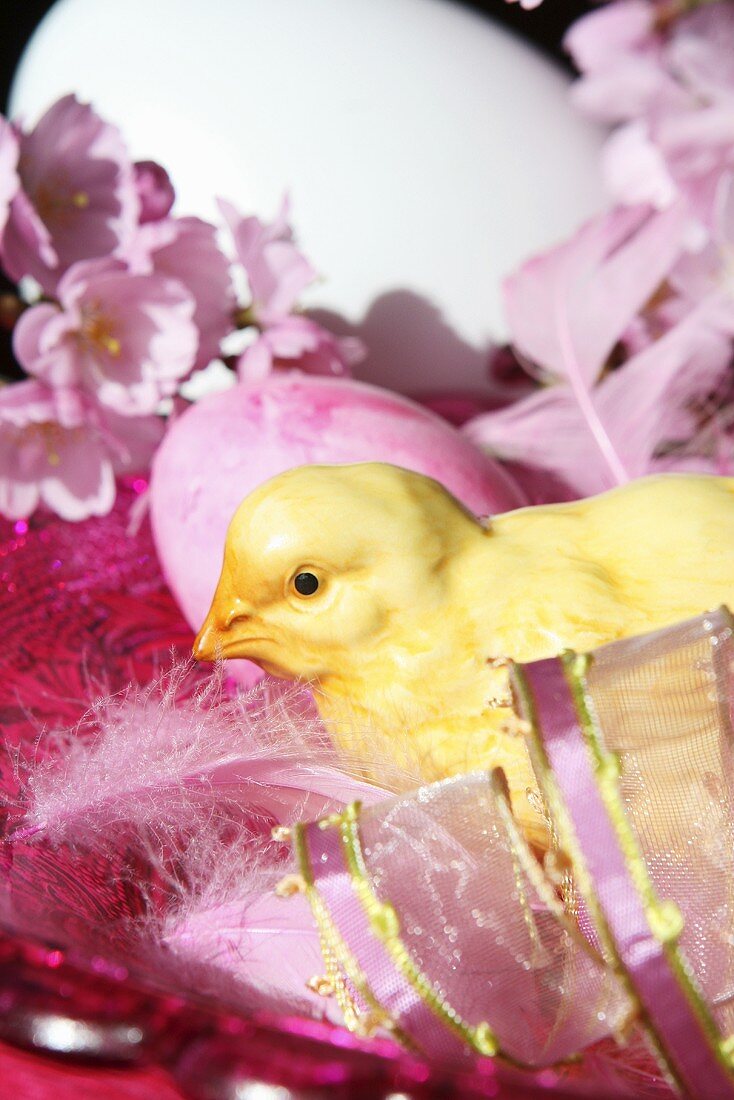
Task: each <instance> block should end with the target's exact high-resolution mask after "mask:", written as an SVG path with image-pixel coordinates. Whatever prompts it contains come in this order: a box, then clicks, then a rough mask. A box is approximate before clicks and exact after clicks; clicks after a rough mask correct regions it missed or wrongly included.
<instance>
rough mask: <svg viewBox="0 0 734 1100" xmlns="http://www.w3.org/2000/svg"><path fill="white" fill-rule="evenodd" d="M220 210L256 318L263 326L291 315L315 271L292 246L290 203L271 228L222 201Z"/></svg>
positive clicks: (283, 207) (285, 204)
mask: <svg viewBox="0 0 734 1100" xmlns="http://www.w3.org/2000/svg"><path fill="white" fill-rule="evenodd" d="M219 208H220V210H221V212H222V215H223V217H224V219H225V221H226V223H227V225H228V226H229V230H230V232H231V234H232V239H233V241H234V245H235V251H236V253H237V258H238V260H239V262H240V263H241V264H242V266H243V267H244V269H245V272H246V274H247V279H248V282H249V284H250V292H251V294H252V311H253V314H254V316H255V319H256V321H257V323H258V324H259V325H261V326H263V327H267V326H268V325H271V324H275V323H276V322H277V321H279V320H282V319H283V318H284V317H286V316H287V314H288V313H290V311H291V310H292V309H293V307H294V305H295V304H296V301H297V300H298V297H299V295H300V294H301V292H302V291H303V290H305V288H306V287H307V286H309V285H310V284H311V283H312V282H313V280H314V279H315V278H316V272H315V270H314V269H313V268H312V267H311V264H310V263H309V262H308V260H307V259H306V257H305V256H304V255H303V254H302V253H301V252H300V251H299V250H298V248H297V247H296V245H295V244H294V243H293V239H292V236H293V235H292V231H291V228H290V226H289V225H288V223H287V215H288V203H287V200H284V202H283V205H282V207H281V210H280V212H279V213H278V215H277V217H276V219H275V221H274V222H273V223H271V224H270V225H268V224H266V223H265V222H262V221H260V219H259V218H255V217H249V218H243V217H242V216H241V215H240V214H239V212H238V211H237V210H236V209H235V207H234V206H232V205H231V203H228V202H225V201H223V200H222V199H220V200H219Z"/></svg>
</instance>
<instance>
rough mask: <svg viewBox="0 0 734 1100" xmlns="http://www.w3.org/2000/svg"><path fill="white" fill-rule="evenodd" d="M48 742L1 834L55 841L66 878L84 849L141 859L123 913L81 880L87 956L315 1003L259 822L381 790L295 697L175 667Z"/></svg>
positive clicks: (299, 908) (225, 996) (277, 852)
mask: <svg viewBox="0 0 734 1100" xmlns="http://www.w3.org/2000/svg"><path fill="white" fill-rule="evenodd" d="M50 740H51V743H50V744H46V745H45V746H43V748H44V749H45V752H46V756H45V760H44V761H43V762H42V763H40V764H29V765H28V766H27V768H26V783H25V800H26V807H25V809H26V813H25V817H24V820H23V821H22V823H21V825H20V826H19V827H18V828H16V829H15V831H14V833H13V834H12V835H11V837H10V838H9V839H10V841H11V842H14V843H16V844H18V845H19V846H21V847H22V846H23V844H25V843H28V842H30V843H31V844H40V845H41V846H42V847H43V848H44V849H46V850H48V849H49V847H56V849H57V851H58V852H59V854H61V852H62V850H63V858H64V862H65V864H67V865H68V866H69V867H70V869H71V873H72V874H73V867H74V865H75V864H74V860H75V859H78V860H79V863H80V867H81V866H84V867H87V868H88V867H89V866H90V855H92V856H93V857H94V859H93V862H94V864H95V865H96V866H98V867H99V868H101V869H102V870H101V872H100V873H102V874H103V875H107V874H112V875H118V874H120V873H122V874H125V875H135V871H134V868H135V867H136V866H137V867H145V868H146V874H145V875H143V876H136V877H135V881H132V879H131V886H132V887H133V888H134V889H135V890H137V891H139V892H140V893H141V895H142V898H143V904H142V905H140V906H138V907H137V910H136V912H137V915H136V916H135V918H134V919H133V920H132V923H131V921H130V918H122V925H121V926H118V927H115V925H114V919H113V917H112V916H111V915H108V916H107V917H105V915H104V910H103V908H102V909H101V908H100V904H99V903H98V902H97V901H95V900H94V899H93V896H92V894H86V893H85V892H83V891H82V892H81V894H80V896H79V898H78V899H77V900H76V901H75V902H74V905H75V906H76V907H77V908H76V910H75V913H74V914H73V919H72V920H71V921H70V923H69V927H70V928H72V929H79V928H83V929H86V933H85V935H86V938H87V940H88V941H89V942H93V943H95V944H97V945H98V949H100V950H102V951H103V952H104V951H106V950H111V951H112V952H113V954H114V950H115V947H114V945H115V944H118V945H119V943H124V944H125V945H126V946H125V958H126V964H127V963H130V964H131V965H132V966H133V968H134V969H135V968H138V969H140V968H141V967H142V969H143V970H144V971H145V973H146V974H147V975H151V974H152V975H154V976H156V977H157V979H158V981H159V982H162V983H163V985H164V986H165V985H167V984H168V985H170V986H172V987H173V988H181V987H182V986H184V987H186V986H188V987H190V988H192V989H195V990H196V991H197V993H199V994H210V995H212V996H216V997H217V998H218V999H219V1001H220V1002H224V1003H229V1004H232V1005H233V1006H236V1007H247V1008H250V1009H251V1008H253V1007H256V1006H259V1007H265V1008H271V1009H277V1010H278V1011H281V1012H282V1011H284V1010H288V1011H299V1012H308V1013H311V1014H314V1013H316V1014H323V1011H324V1005H323V1001H322V1000H321V999H319V998H317V997H315V996H314V995H313V994H312V993H311V992H310V991H309V990H308V988H307V986H306V982H307V980H308V979H309V978H310V977H311V976H313V975H314V974H318V973H319V972H320V970H321V968H322V967H323V962H322V961H321V956H320V951H319V942H318V934H317V931H316V929H315V927H314V925H313V922H312V920H311V918H310V915H309V912H308V907H307V905H302V904H300V903H298V902H295V903H288V904H286V903H285V902H284V901H283V900H282V899H280V898H278V897H277V896H276V895H275V894H274V887H275V884H276V883H277V881H278V880H279V879H280V878H282V877H283V875H285V874H286V873H288V871H289V870H290V866H289V862H288V860H289V858H290V855H289V849H288V846H287V845H284V844H282V843H279V842H277V841H274V840H273V839H272V838H271V828H272V826H273V825H274V824H289V823H292V822H294V821H296V820H302V819H305V820H309V819H312V818H314V817H318V816H320V815H322V814H325V813H328V812H330V811H333V810H338V809H341V808H342V807H343V806H344V805H345V804H346V803H348V802H350V801H352V800H355V799H359V800H361V801H362V802H365V803H371V802H374V801H377V800H379V799H381V798H384V797H385V795H386V794H387V791H385V790H383V789H381V788H380V787H377V786H375V785H373V784H370V783H367V782H364V781H362V780H360V779H358V778H356V777H355V774H354V772H355V769H354V766H353V765H351V766H348V765H347V764H346V763H345V762H344V761H343V760H342V759H340V757H339V756H338V755H337V753H336V751H335V750H334V749H333V748H332V746H331V745H330V743H329V741H328V739H327V737H326V735H325V732H324V729H323V726H322V725H321V723H320V720H319V719H318V716H317V714H316V712H315V708H314V707H313V702H312V700H311V699H310V696H309V695H308V693H307V692H305V690H303V689H298V688H294V687H293V686H284V685H281V684H280V683H278V682H273V681H264V682H263V683H262V684H260V685H258V686H257V687H256V688H255V689H253V690H252V691H250V692H249V693H247V694H240V695H231V694H228V692H227V690H226V684H225V682H224V680H223V675H222V672H221V670H218V671H217V672H216V673H214V674H213V675H212V676H211V677H210V678H208V679H207V680H206V681H204V682H203V683H202V682H201V681H198V682H197V680H196V679H195V678H194V677H193V675H192V670H191V668H190V667H189V666H188V665H180V666H177V667H174V668H173V669H172V670H171V671H170V672H169V673H167V674H166V675H165V676H164V677H163V678H162V679H161V680H159V681H157V682H155V683H153V684H151V685H150V686H148V687H146V688H141V687H138V686H136V685H130V686H129V687H128V689H127V690H126V691H125V692H123V693H122V694H121V695H118V696H113V697H111V698H106V699H102V700H100V701H99V702H97V703H96V704H95V705H94V706H93V707H92V708H91V709H90V710H89V711H88V713H87V714H86V716H85V717H84V718H83V719H82V721H81V723H80V724H79V725H78V726H77V727H76V728H75V729H74V730H72V731H69V732H67V733H63V734H55V735H51V736H50ZM372 765H373V766H374V762H372ZM386 774H388V773H386ZM392 781H393V782H394V781H396V776H395V775H393V776H392ZM405 781H406V782H409V779H408V778H407V777H406V778H405ZM131 857H132V863H130V862H129V860H130V858H131ZM52 858H53V857H52ZM126 867H128V868H132V870H130V869H128V870H126ZM105 868H106V870H104V869H105ZM85 874H88V872H85ZM85 899H86V900H85ZM39 903H40V904H43V900H42V899H39ZM70 915H71V914H70ZM40 916H41V913H40V912H39V917H40ZM120 919H121V918H120V917H118V918H117V920H118V921H119V920H120ZM74 934H75V935H76V934H77V933H76V932H75V933H74ZM58 940H59V942H63V941H64V932H63V930H62V929H61V928H59V930H58ZM105 943H107V945H108V946H107V947H105ZM274 958H277V965H273V960H274Z"/></svg>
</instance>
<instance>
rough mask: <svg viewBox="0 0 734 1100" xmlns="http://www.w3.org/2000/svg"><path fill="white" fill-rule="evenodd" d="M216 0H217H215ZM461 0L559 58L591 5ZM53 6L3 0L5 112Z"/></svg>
mask: <svg viewBox="0 0 734 1100" xmlns="http://www.w3.org/2000/svg"><path fill="white" fill-rule="evenodd" d="M101 2H102V0H100V3H101ZM210 2H212V0H210ZM213 2H214V3H216V0H213ZM456 2H459V0H456ZM461 2H463V3H464V5H465V6H466V7H470V8H474V9H476V10H478V11H483V12H485V13H486V14H487V15H488V16H489V17H490V18H492V19H495V20H497V21H498V22H501V23H504V24H506V25H507V26H510V27H513V28H514V29H515V30H516V31H517V32H518V34H520V35H521V36H522V37H523V38H526V39H528V40H529V41H532V42H535V43H536V44H537V45H538V46H540V48H541V49H543V50H545V51H546V52H548V53H551V54H554V55H555V56H556V57H557V58H558V59H559V60H560V59H562V57H563V55H562V51H561V48H560V41H561V38H562V36H563V32H564V30H565V29H566V27H567V26H569V24H570V23H572V22H573V21H574V19H577V18H578V17H579V16H580V15H582V14H583V13H584V12H585V11H588V10H589V8H590V7H591V4H590V3H586V2H584V0H563V2H562V3H559V2H558V0H545V3H544V4H542V5H541V7H540V8H537V9H536V10H535V11H531V12H526V11H523V10H522V9H521V8H520V6H519V5H518V4H506V3H505V2H504V0H461ZM263 3H267V0H263ZM51 6H52V0H0V110H2V111H3V112H4V111H5V109H6V107H7V99H8V91H9V88H10V81H11V78H12V75H13V70H14V68H15V66H16V64H17V62H18V59H19V57H20V55H21V53H22V51H23V47H24V46H25V44H26V42H27V41H28V39H29V38H30V36H31V34H32V33H33V29H34V28H35V27H36V25H37V24H38V23H39V22H40V21H41V19H42V18H43V16H44V14H45V13H46V12H47V11H48V9H49V8H50V7H51ZM564 63H565V59H564Z"/></svg>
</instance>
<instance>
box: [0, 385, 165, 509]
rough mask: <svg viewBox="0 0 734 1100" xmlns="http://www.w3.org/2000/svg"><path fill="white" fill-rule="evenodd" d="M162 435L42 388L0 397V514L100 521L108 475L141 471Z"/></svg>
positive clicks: (159, 425) (110, 481)
mask: <svg viewBox="0 0 734 1100" xmlns="http://www.w3.org/2000/svg"><path fill="white" fill-rule="evenodd" d="M162 434H163V422H162V421H160V420H158V419H157V418H155V417H145V418H135V419H130V418H128V417H120V416H117V415H115V414H114V413H110V412H107V411H104V410H101V409H99V408H95V407H94V406H91V405H88V404H87V403H85V401H84V400H83V398H79V399H77V400H76V401H74V400H64V401H63V402H62V403H61V404H60V402H59V400H58V394H57V393H56V392H55V391H54V390H52V389H50V388H49V387H47V386H45V385H43V384H42V383H41V382H37V381H28V382H19V383H17V384H16V385H12V386H6V387H5V388H4V389H2V390H0V513H2V514H3V515H5V516H7V517H8V518H10V519H21V518H25V517H27V516H29V515H30V514H31V513H32V512H33V511H35V509H36V508H37V507H38V506H39V505H45V506H46V507H48V508H50V509H52V510H53V511H54V512H56V513H57V514H58V515H60V516H61V517H62V518H63V519H66V520H82V519H86V517H87V516H93V515H94V516H98V515H104V514H105V513H106V512H108V511H109V510H110V508H111V507H112V504H113V502H114V499H115V474H116V473H119V472H122V471H124V470H129V471H130V472H134V471H137V470H142V469H145V468H146V466H147V464H148V463H149V461H150V458H151V455H152V452H153V450H154V449H155V447H156V446H157V444H158V443H159V442H160V439H161V437H162Z"/></svg>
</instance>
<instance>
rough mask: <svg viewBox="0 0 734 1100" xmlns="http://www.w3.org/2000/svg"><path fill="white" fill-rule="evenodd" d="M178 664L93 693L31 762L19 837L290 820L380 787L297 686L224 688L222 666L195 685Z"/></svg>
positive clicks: (366, 796) (367, 796) (377, 792)
mask: <svg viewBox="0 0 734 1100" xmlns="http://www.w3.org/2000/svg"><path fill="white" fill-rule="evenodd" d="M187 671H188V670H187V666H180V667H178V668H174V669H173V670H172V671H171V672H170V673H168V674H167V675H166V676H165V677H163V678H162V679H161V680H159V681H157V682H155V683H153V684H152V685H150V686H149V687H147V688H141V687H139V686H136V685H131V686H130V687H129V688H128V689H127V691H125V692H124V693H122V694H121V695H118V696H113V697H112V698H108V699H103V700H100V701H99V702H98V703H96V704H95V706H94V707H93V708H92V709H91V710H90V711H88V713H87V714H86V715H85V717H84V718H83V719H82V721H81V722H80V724H79V726H78V727H77V728H76V729H75V730H73V731H71V732H70V733H66V734H62V735H56V737H55V738H54V753H53V756H52V757H51V758H50V759H49V760H48V762H46V763H42V764H40V765H38V766H36V767H34V768H33V769H31V772H30V775H29V778H28V790H29V798H28V806H27V811H26V817H25V821H24V823H23V825H22V826H21V828H20V830H19V831H18V832H17V833H16V835H17V836H21V835H26V836H27V835H30V834H31V833H38V832H41V833H43V835H44V836H45V837H46V838H49V839H51V840H54V841H58V840H62V839H68V838H69V837H73V836H74V835H75V834H78V833H79V832H80V830H84V831H85V832H86V831H88V830H90V829H92V830H94V831H99V830H105V829H109V828H110V827H112V826H115V825H120V824H125V825H127V826H133V827H135V828H136V829H142V828H144V827H148V828H153V827H155V828H156V829H158V830H160V829H161V828H162V827H163V824H164V823H167V825H168V827H176V828H180V829H186V828H190V827H191V825H192V823H194V822H197V821H198V819H199V818H200V817H201V816H202V815H204V816H208V815H210V814H211V813H215V814H217V813H220V812H222V811H224V810H225V808H226V811H227V816H231V815H232V814H235V815H236V816H238V817H245V818H247V819H248V820H250V821H251V822H252V821H255V820H258V819H260V820H262V821H264V822H265V823H267V824H270V823H272V822H273V821H277V822H290V821H293V820H294V819H298V818H301V817H304V816H305V817H306V818H311V817H314V816H319V815H320V814H322V813H325V812H328V811H329V810H330V809H332V808H335V807H340V806H343V805H344V804H345V803H346V802H349V801H352V800H354V799H357V798H358V799H361V800H362V801H363V802H367V803H369V802H373V801H375V800H376V799H378V798H380V797H383V796H384V793H385V792H384V791H382V790H381V789H380V788H379V787H377V786H374V785H372V784H369V783H366V782H363V781H361V780H359V779H356V778H355V777H354V776H353V775H352V774H350V773H349V771H348V769H347V768H346V767H345V766H344V765H343V763H341V762H340V759H339V757H338V756H337V754H336V752H335V750H334V749H333V748H332V746H331V745H330V743H329V741H328V739H327V737H326V734H325V732H324V730H323V727H322V725H321V723H320V721H319V719H318V717H317V715H316V714H315V711H314V709H313V707H312V706H311V708H310V710H309V709H308V708H307V706H306V704H305V696H304V692H303V691H300V692H299V689H297V688H292V687H291V688H285V689H283V688H280V687H276V686H274V685H273V683H272V682H265V683H264V684H263V685H260V686H258V687H256V688H255V689H253V690H252V691H251V692H250V693H248V694H246V695H240V696H235V697H230V696H228V695H227V694H226V692H225V690H224V687H223V681H222V676H221V673H220V674H218V675H215V676H213V677H212V678H211V679H210V680H208V681H207V682H206V683H205V684H204V686H203V687H199V688H198V689H196V690H194V691H193V692H192V691H191V690H190V688H189V687H187Z"/></svg>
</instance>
